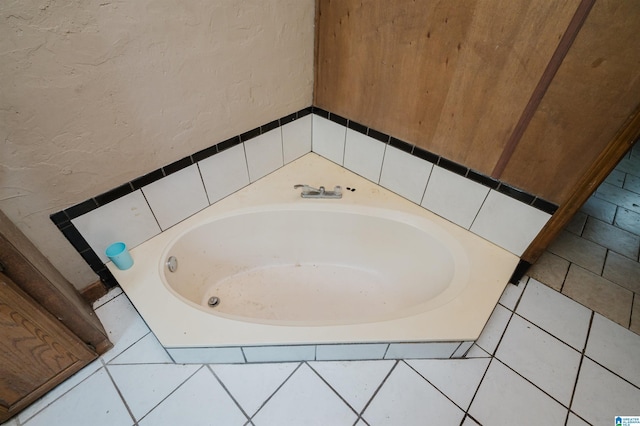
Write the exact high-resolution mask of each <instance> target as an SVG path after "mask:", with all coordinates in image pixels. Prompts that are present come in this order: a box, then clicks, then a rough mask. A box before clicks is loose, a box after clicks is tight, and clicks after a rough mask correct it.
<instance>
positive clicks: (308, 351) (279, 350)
mask: <svg viewBox="0 0 640 426" xmlns="http://www.w3.org/2000/svg"><path fill="white" fill-rule="evenodd" d="M242 350H243V351H244V355H245V356H246V357H247V362H283V361H312V360H314V359H315V356H316V347H315V346H314V345H308V346H284V345H283V346H249V347H244V348H243V349H242Z"/></svg>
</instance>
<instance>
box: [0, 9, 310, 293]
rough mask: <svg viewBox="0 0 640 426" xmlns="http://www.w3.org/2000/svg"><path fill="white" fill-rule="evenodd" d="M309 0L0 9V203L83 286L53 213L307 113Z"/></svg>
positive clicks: (77, 260)
mask: <svg viewBox="0 0 640 426" xmlns="http://www.w3.org/2000/svg"><path fill="white" fill-rule="evenodd" d="M314 12H315V10H314V0H242V1H241V0H190V1H188V2H176V1H169V0H136V1H109V0H101V1H92V2H86V1H79V0H75V1H74V0H69V1H65V2H55V1H51V0H49V1H45V0H40V1H37V0H31V1H28V0H16V1H9V0H7V1H3V2H1V3H0V88H1V90H0V209H2V210H3V211H4V212H5V213H6V214H7V216H9V218H10V219H11V220H12V221H13V222H14V223H16V225H17V226H18V227H19V228H20V229H21V230H22V231H23V232H24V233H25V234H26V235H27V236H28V237H29V238H30V239H31V240H32V241H33V242H34V243H35V245H36V246H37V247H38V248H39V249H40V250H41V251H42V252H43V253H44V254H45V255H46V256H47V257H48V258H49V259H50V260H51V261H52V263H53V264H54V265H55V266H56V267H57V268H58V269H59V270H60V271H61V272H62V273H63V274H64V275H65V276H66V277H67V278H68V279H69V280H70V281H71V282H72V283H73V284H74V285H75V286H76V287H77V288H80V289H81V288H83V287H85V286H87V285H89V284H91V283H92V282H94V281H95V280H96V279H97V277H96V276H95V275H94V274H93V272H92V271H91V270H90V268H89V267H88V266H87V265H86V264H85V263H84V261H83V260H82V258H81V257H80V256H79V255H78V254H77V253H76V252H75V251H74V250H73V248H72V247H71V245H70V244H69V243H68V242H67V241H66V240H65V239H64V237H63V236H62V234H61V233H60V232H59V231H58V229H57V228H56V227H55V226H54V225H53V223H51V221H50V220H49V214H51V213H53V212H56V211H59V210H62V209H65V208H67V207H69V206H71V205H74V204H76V203H78V202H81V201H84V200H86V199H88V198H90V197H92V196H95V195H97V194H100V193H102V192H105V191H107V190H109V189H111V188H114V187H116V186H119V185H121V184H123V183H125V182H127V181H129V180H131V179H133V178H135V177H138V176H141V175H143V174H145V173H148V172H150V171H152V170H155V169H157V168H159V167H161V166H164V165H166V164H169V163H171V162H173V161H175V160H178V159H180V158H183V157H185V156H187V155H189V154H191V153H194V152H196V151H199V150H200V149H203V148H205V147H208V146H210V145H212V144H214V143H216V142H219V141H222V140H224V139H226V138H228V137H231V136H234V135H236V134H239V133H242V132H244V131H246V130H250V129H252V128H254V127H257V126H259V125H261V124H264V123H267V122H269V121H271V120H274V119H276V118H279V117H281V116H284V115H287V114H289V113H291V112H294V111H297V110H300V109H302V108H304V107H306V106H309V105H311V102H312V91H313V49H314V42H313V37H314V31H313V25H314Z"/></svg>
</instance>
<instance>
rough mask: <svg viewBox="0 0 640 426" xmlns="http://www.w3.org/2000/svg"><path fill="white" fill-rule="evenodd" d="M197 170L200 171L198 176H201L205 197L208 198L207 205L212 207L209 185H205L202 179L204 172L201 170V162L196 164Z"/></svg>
mask: <svg viewBox="0 0 640 426" xmlns="http://www.w3.org/2000/svg"><path fill="white" fill-rule="evenodd" d="M195 165H196V168H197V169H198V176H200V181H201V182H202V187H203V188H204V195H205V196H206V197H207V204H209V205H211V199H210V198H209V191H207V185H205V184H204V178H203V177H202V170H200V162H199V161H198V162H197V163H195Z"/></svg>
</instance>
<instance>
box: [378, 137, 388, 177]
mask: <svg viewBox="0 0 640 426" xmlns="http://www.w3.org/2000/svg"><path fill="white" fill-rule="evenodd" d="M387 146H389V144H388V143H385V144H384V151H382V163H381V164H380V173H379V174H378V181H377V182H376V185H380V180H381V179H382V169H384V159H385V158H386V156H387Z"/></svg>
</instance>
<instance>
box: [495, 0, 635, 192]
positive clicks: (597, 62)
mask: <svg viewBox="0 0 640 426" xmlns="http://www.w3.org/2000/svg"><path fill="white" fill-rule="evenodd" d="M639 34H640V2H638V1H629V0H598V1H596V3H595V5H594V6H593V8H592V9H591V12H590V13H589V17H588V18H587V20H586V22H585V23H584V26H583V27H582V29H581V30H580V32H579V33H578V37H577V38H576V40H575V42H574V43H573V46H572V47H571V49H570V50H569V52H568V54H567V56H566V58H565V59H564V61H563V63H562V65H561V66H560V69H559V70H558V73H557V74H556V77H555V78H554V80H553V82H552V83H551V86H549V90H548V91H547V93H546V94H545V96H544V98H543V99H542V102H541V104H540V107H539V108H538V110H537V111H536V113H535V115H534V117H533V119H532V121H531V123H530V124H529V126H528V127H527V130H526V132H525V133H524V135H523V137H522V139H521V140H520V143H519V144H518V146H517V148H516V151H515V152H514V155H513V157H512V158H511V161H510V163H509V164H508V166H507V168H506V169H505V171H504V174H503V175H502V179H503V180H505V181H507V182H510V183H512V184H513V185H515V186H519V187H521V188H526V189H527V190H528V191H529V192H532V193H535V194H538V195H540V196H541V197H543V198H546V199H548V200H552V201H555V202H556V203H559V204H561V203H563V202H564V201H565V200H566V199H567V198H568V197H569V196H570V195H571V190H572V188H573V187H574V185H575V184H576V183H577V182H578V180H579V179H580V178H581V177H582V175H583V174H584V173H585V171H586V170H587V169H588V168H589V166H590V165H591V164H592V163H593V162H594V161H595V160H596V159H597V158H598V156H599V155H600V153H601V152H602V151H603V150H604V149H605V148H606V146H607V145H608V143H609V142H610V141H611V140H612V139H613V138H614V136H615V135H616V133H617V132H618V131H619V130H620V126H621V125H622V124H623V123H624V122H625V121H626V120H627V119H628V118H629V116H630V115H631V114H633V112H634V111H635V109H636V108H637V106H638V105H639V104H640V35H639Z"/></svg>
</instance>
